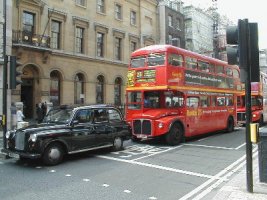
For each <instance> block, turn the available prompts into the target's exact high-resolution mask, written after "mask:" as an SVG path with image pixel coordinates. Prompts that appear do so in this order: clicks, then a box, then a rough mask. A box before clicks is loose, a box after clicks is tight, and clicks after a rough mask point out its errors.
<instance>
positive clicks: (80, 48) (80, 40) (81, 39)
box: [75, 27, 84, 53]
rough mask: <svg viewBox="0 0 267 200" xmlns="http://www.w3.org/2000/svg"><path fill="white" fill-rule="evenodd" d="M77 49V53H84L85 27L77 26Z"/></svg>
mask: <svg viewBox="0 0 267 200" xmlns="http://www.w3.org/2000/svg"><path fill="white" fill-rule="evenodd" d="M75 30H76V31H75V37H76V38H75V47H76V48H75V50H76V53H84V50H83V45H84V44H83V43H84V29H83V28H81V27H76V29H75Z"/></svg>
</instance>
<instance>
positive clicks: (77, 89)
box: [74, 73, 84, 104]
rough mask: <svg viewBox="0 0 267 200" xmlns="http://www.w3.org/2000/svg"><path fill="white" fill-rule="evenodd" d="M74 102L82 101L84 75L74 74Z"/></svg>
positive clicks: (79, 102)
mask: <svg viewBox="0 0 267 200" xmlns="http://www.w3.org/2000/svg"><path fill="white" fill-rule="evenodd" d="M74 103H76V104H83V103H84V75H83V74H81V73H79V74H76V76H75V79H74Z"/></svg>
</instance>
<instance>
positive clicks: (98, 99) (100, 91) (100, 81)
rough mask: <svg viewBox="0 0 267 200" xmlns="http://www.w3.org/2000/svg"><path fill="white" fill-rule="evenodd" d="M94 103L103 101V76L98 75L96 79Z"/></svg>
mask: <svg viewBox="0 0 267 200" xmlns="http://www.w3.org/2000/svg"><path fill="white" fill-rule="evenodd" d="M96 81H97V82H96V103H104V82H105V78H104V76H102V75H99V76H98V77H97V80H96Z"/></svg>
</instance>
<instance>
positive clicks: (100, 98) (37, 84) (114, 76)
mask: <svg viewBox="0 0 267 200" xmlns="http://www.w3.org/2000/svg"><path fill="white" fill-rule="evenodd" d="M12 1H13V23H12V27H13V28H12V29H13V30H12V54H13V55H16V56H17V59H18V60H19V62H20V63H21V64H22V67H21V70H22V84H21V85H18V86H17V88H16V89H15V90H12V101H13V102H18V101H19V102H23V104H24V108H25V109H24V113H25V115H26V117H28V118H32V117H34V116H35V105H36V104H37V103H40V102H47V103H50V102H51V103H52V104H53V105H60V104H80V103H86V104H92V103H110V104H117V105H120V104H123V103H124V102H125V83H126V74H127V65H128V63H129V58H130V53H131V52H132V51H134V50H135V49H137V48H139V47H143V46H147V45H151V44H155V43H156V33H157V27H158V26H157V24H156V23H157V22H156V17H157V13H156V11H157V1H156V0H138V1H136V0H126V1H125V0H90V1H89V0H60V1H55V0H19V1H18V0H12Z"/></svg>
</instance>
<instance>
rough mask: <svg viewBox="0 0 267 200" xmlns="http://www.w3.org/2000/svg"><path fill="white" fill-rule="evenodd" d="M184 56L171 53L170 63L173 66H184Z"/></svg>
mask: <svg viewBox="0 0 267 200" xmlns="http://www.w3.org/2000/svg"><path fill="white" fill-rule="evenodd" d="M183 62H184V61H183V57H182V55H178V54H170V55H169V57H168V64H169V65H172V66H183Z"/></svg>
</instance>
